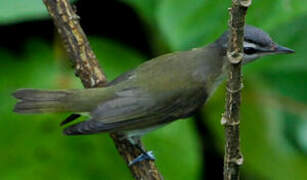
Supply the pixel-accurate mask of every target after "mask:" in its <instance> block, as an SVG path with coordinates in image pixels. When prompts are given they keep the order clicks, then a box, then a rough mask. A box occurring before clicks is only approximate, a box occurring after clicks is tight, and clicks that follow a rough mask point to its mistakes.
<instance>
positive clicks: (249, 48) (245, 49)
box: [244, 47, 256, 54]
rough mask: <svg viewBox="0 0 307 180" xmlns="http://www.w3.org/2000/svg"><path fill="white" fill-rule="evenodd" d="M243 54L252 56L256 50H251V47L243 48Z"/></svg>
mask: <svg viewBox="0 0 307 180" xmlns="http://www.w3.org/2000/svg"><path fill="white" fill-rule="evenodd" d="M244 53H245V54H254V53H256V49H255V48H252V47H245V48H244Z"/></svg>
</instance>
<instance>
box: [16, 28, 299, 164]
mask: <svg viewBox="0 0 307 180" xmlns="http://www.w3.org/2000/svg"><path fill="white" fill-rule="evenodd" d="M244 34H245V35H244V44H243V46H244V61H243V64H246V63H248V62H251V61H253V60H255V59H257V58H259V57H261V56H265V55H271V54H288V53H293V52H294V51H293V50H291V49H289V48H286V47H282V46H280V45H278V44H276V43H275V42H273V41H272V39H271V38H270V37H269V35H268V34H267V33H265V32H264V31H262V30H260V29H258V28H255V27H252V26H245V33H244ZM228 35H229V32H228V31H227V32H225V33H224V34H223V35H222V36H221V37H220V38H219V39H217V40H216V41H215V42H214V43H212V44H209V45H208V46H205V47H201V48H195V49H193V50H190V51H183V52H174V53H170V54H166V55H162V56H159V57H156V58H154V59H152V60H150V61H147V62H145V63H143V64H141V65H139V66H138V67H137V68H136V69H134V70H131V71H129V72H126V73H124V74H122V75H120V76H119V77H118V78H116V79H115V80H113V81H111V82H110V83H109V84H108V86H107V87H104V88H92V89H78V90H38V89H20V90H17V91H16V92H14V94H13V95H14V97H16V98H17V99H19V100H20V101H19V102H18V103H17V104H16V106H15V109H14V111H15V112H17V113H53V112H73V113H84V112H86V113H89V114H90V118H89V120H87V121H84V122H80V123H76V124H73V125H71V126H68V127H67V128H65V129H64V134H66V135H81V134H94V133H101V132H119V133H121V134H122V135H123V137H125V138H127V139H128V140H130V142H131V143H135V142H136V141H135V140H136V139H138V138H140V137H141V136H142V135H144V134H145V133H147V132H149V131H152V130H154V129H156V128H158V127H161V126H163V125H166V124H168V123H170V122H173V121H174V120H177V119H182V118H186V117H189V116H191V115H193V113H194V112H195V111H196V110H197V109H199V108H200V107H201V106H202V105H203V104H204V103H205V102H206V101H207V99H208V97H209V96H210V95H211V94H212V93H213V92H214V90H215V88H216V87H217V86H218V85H219V83H220V81H221V79H223V78H221V77H223V76H224V75H225V72H226V71H227V67H228V65H229V62H228V60H227V57H226V50H227V43H228ZM76 117H78V115H73V116H70V117H69V118H68V119H66V120H65V121H64V122H63V123H62V124H66V123H68V122H70V121H72V120H74V119H75V118H76ZM144 158H149V159H153V156H152V155H151V154H150V153H147V152H144V151H143V154H142V155H141V157H139V158H138V159H136V160H135V161H133V162H132V164H133V163H135V162H137V161H140V160H142V159H144Z"/></svg>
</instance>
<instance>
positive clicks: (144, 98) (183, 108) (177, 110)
mask: <svg viewBox="0 0 307 180" xmlns="http://www.w3.org/2000/svg"><path fill="white" fill-rule="evenodd" d="M203 96H204V94H203V93H201V92H200V91H199V92H196V93H195V92H192V93H191V94H190V95H188V96H187V95H180V94H178V93H174V94H173V95H172V96H169V97H164V98H163V101H164V102H157V99H153V98H152V97H151V96H150V95H148V94H145V93H143V92H141V90H139V89H126V90H124V91H120V92H118V93H117V97H116V98H113V99H111V100H108V101H106V102H103V103H101V104H100V105H98V107H97V108H96V109H95V110H94V111H92V113H91V117H92V119H91V120H89V121H84V122H81V123H78V124H75V125H72V126H70V127H68V128H66V129H65V130H64V133H65V134H68V135H75V134H93V133H98V132H106V131H107V132H113V131H124V130H132V129H143V128H147V127H151V126H155V125H160V124H165V123H167V122H169V121H172V120H175V119H178V118H183V117H186V116H188V115H190V114H191V113H192V112H193V111H194V110H195V109H197V107H199V105H200V104H202V103H203V100H201V99H200V98H206V97H203Z"/></svg>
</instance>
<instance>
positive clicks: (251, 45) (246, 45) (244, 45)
mask: <svg viewBox="0 0 307 180" xmlns="http://www.w3.org/2000/svg"><path fill="white" fill-rule="evenodd" d="M243 47H251V48H256V47H257V45H256V44H254V43H250V42H246V41H244V42H243Z"/></svg>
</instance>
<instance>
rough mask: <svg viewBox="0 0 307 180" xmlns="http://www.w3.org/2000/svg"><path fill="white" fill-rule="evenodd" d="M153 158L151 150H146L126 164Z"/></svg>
mask: <svg viewBox="0 0 307 180" xmlns="http://www.w3.org/2000/svg"><path fill="white" fill-rule="evenodd" d="M155 159H156V158H155V156H154V154H153V152H152V151H148V152H146V153H142V154H140V155H139V156H138V157H136V158H135V159H133V160H132V161H130V162H129V165H128V166H132V165H134V164H135V163H138V162H141V161H144V160H153V161H154V160H155Z"/></svg>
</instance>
